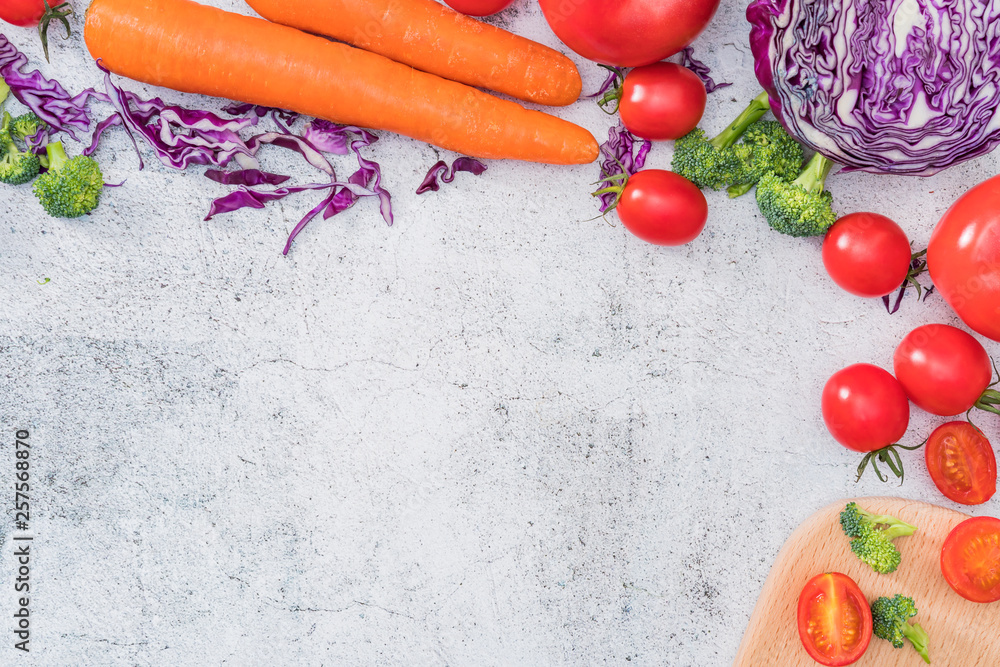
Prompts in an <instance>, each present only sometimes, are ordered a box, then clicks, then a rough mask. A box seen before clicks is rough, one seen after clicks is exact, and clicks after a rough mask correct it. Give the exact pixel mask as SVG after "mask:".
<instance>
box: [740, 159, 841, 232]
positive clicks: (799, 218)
mask: <svg viewBox="0 0 1000 667" xmlns="http://www.w3.org/2000/svg"><path fill="white" fill-rule="evenodd" d="M831 167H833V162H831V161H830V160H828V159H827V158H826V157H824V156H823V155H821V154H819V153H816V154H815V155H813V156H812V159H810V160H809V162H807V163H806V166H805V167H804V168H803V169H802V172H801V173H800V174H799V176H798V178H796V179H795V180H794V181H791V182H788V181H786V180H784V179H782V178H781V177H780V176H778V175H777V174H775V173H774V172H773V171H770V172H768V173H766V174H764V176H763V177H762V178H761V179H760V180H759V181H758V182H757V208H759V209H760V212H761V214H762V215H763V216H764V218H765V219H766V220H767V224H769V225H771V227H772V228H773V229H774V230H776V231H779V232H781V233H782V234H789V235H790V236H819V235H821V234H825V233H826V230H828V229H829V228H830V226H831V225H832V224H833V223H834V222H836V221H837V214H836V213H834V212H833V208H832V206H833V195H831V194H830V193H829V192H828V191H826V190H824V189H823V184H824V183H825V182H826V176H827V174H829V173H830V168H831Z"/></svg>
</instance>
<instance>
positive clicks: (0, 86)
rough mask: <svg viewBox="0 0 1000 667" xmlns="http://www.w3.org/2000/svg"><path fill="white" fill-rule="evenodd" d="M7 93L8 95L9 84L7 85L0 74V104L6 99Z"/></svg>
mask: <svg viewBox="0 0 1000 667" xmlns="http://www.w3.org/2000/svg"><path fill="white" fill-rule="evenodd" d="M8 95H10V86H8V85H7V82H6V81H4V80H3V77H2V76H0V104H3V103H4V102H6V101H7V96H8Z"/></svg>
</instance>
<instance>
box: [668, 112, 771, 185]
mask: <svg viewBox="0 0 1000 667" xmlns="http://www.w3.org/2000/svg"><path fill="white" fill-rule="evenodd" d="M770 108H771V105H770V103H769V102H768V99H767V93H761V94H760V95H758V96H757V97H755V98H754V99H753V100H751V102H750V104H749V105H747V108H746V109H744V110H743V113H741V114H740V115H739V116H738V117H737V118H736V120H735V121H733V122H732V123H731V124H730V125H729V127H727V128H726V129H725V130H723V131H722V132H721V133H720V134H719V135H718V136H716V137H715V138H713V139H706V138H705V132H704V130H702V129H701V128H695V129H693V130H691V131H690V132H688V133H687V134H685V135H684V136H683V137H681V138H680V139H678V140H677V142H676V143H675V144H674V157H673V160H672V161H671V167H670V168H671V169H672V170H673V171H674V172H675V173H677V174H680V175H681V176H683V177H684V178H686V179H688V180H689V181H691V182H692V183H694V184H695V185H697V186H698V187H699V188H711V189H713V190H718V189H719V188H721V187H724V186H727V185H730V184H731V183H733V182H734V180H733V179H735V178H736V177H737V174H738V173H739V171H740V169H741V164H740V160H739V158H738V156H737V155H736V154H735V153H734V152H733V151H732V150H731V148H732V145H733V144H734V143H736V140H737V139H739V138H740V137H741V136H742V135H743V133H744V132H746V130H747V128H748V127H749V126H750V125H751V124H753V123H755V122H756V121H758V120H760V117H761V116H763V115H764V114H765V113H766V112H767V111H768V109H770Z"/></svg>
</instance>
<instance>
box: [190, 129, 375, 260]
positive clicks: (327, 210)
mask: <svg viewBox="0 0 1000 667" xmlns="http://www.w3.org/2000/svg"><path fill="white" fill-rule="evenodd" d="M310 126H311V127H313V133H312V135H311V136H312V138H313V140H314V141H317V143H319V144H320V145H322V146H328V147H329V146H332V147H333V148H335V149H337V150H339V148H338V146H339V145H340V144H339V143H338V141H335V140H334V139H332V137H337V138H343V140H344V142H345V143H346V144H347V145H346V146H345V149H346V150H345V152H348V151H351V152H353V153H354V155H355V157H356V159H357V161H358V170H357V171H355V172H354V173H353V174H351V176H350V177H349V178H348V179H347V180H346V181H338V180H337V176H336V173H335V172H334V169H333V166H332V165H331V164H330V162H329V161H328V160H327V159H326V157H325V156H323V154H322V153H321V152H319V151H318V150H317V149H316V148H315V147H314V146H313V145H312V142H310V141H308V140H307V139H305V138H304V137H299V136H297V135H292V134H282V133H279V132H269V133H266V134H261V135H257V136H255V137H251V138H250V139H249V140H248V141H247V144H246V145H247V148H248V149H249V150H250V154H251V155H254V154H256V152H257V150H258V149H259V148H260V146H262V145H263V144H272V145H274V146H280V147H282V148H287V149H289V150H294V151H296V152H298V153H299V154H300V155H302V156H303V157H304V158H305V159H306V161H307V162H308V163H309V164H310V165H312V166H313V167H315V168H316V169H318V170H320V171H322V172H324V173H325V174H327V175H328V176H329V177H330V182H329V183H311V184H308V185H301V186H291V187H284V188H277V189H275V190H253V189H251V186H253V185H258V184H261V183H268V184H271V185H276V184H277V183H270V182H268V181H266V180H261V181H260V183H251V182H250V180H251V179H257V178H263V177H258V176H257V175H253V176H249V175H247V174H246V173H244V175H243V176H232V177H227V176H218V178H232V179H234V182H236V181H237V180H239V179H240V178H245V179H246V180H247V182H246V183H238V189H237V190H236V191H235V192H231V193H229V194H228V195H225V196H223V197H220V198H218V199H216V200H215V201H213V202H212V205H211V208H210V210H209V213H208V216H207V217H206V218H205V219H206V220H210V219H211V218H212V217H213V216H215V215H218V214H220V213H229V212H231V211H236V210H239V209H241V208H245V207H251V208H263V207H264V205H265V204H267V203H268V202H271V201H276V200H279V199H283V198H285V197H287V196H288V195H292V194H295V193H298V192H304V191H307V190H329V193H328V194H327V195H326V196H325V197H324V198H323V199H322V200H321V201H320V202H319V204H317V205H316V206H315V207H314V208H313V209H312V210H310V211H309V212H308V213H306V215H305V216H304V217H303V218H302V219H301V220H300V221H299V222H298V224H297V225H295V227H294V228H293V229H292V231H291V233H290V234H289V235H288V241H287V242H286V243H285V248H284V251H283V254H285V255H287V254H288V251H289V250H290V249H291V246H292V241H294V240H295V237H296V236H298V234H299V232H301V231H302V230H303V229H305V227H306V225H308V224H309V222H311V221H312V220H313V218H315V217H316V216H317V215H319V214H320V213H323V218H324V219H328V218H330V217H332V216H334V215H337V214H338V213H341V212H343V211H346V210H347V209H349V208H350V207H351V206H353V205H354V203H355V202H356V201H357V200H358V199H359V198H361V197H378V199H379V209H380V211H381V213H382V217H383V218H384V219H385V221H386V223H387V224H389V225H391V224H392V223H393V216H392V197H391V195H390V194H389V191H388V190H386V189H385V188H384V187H383V186H382V171H381V168H380V167H379V165H378V163H377V162H373V161H371V160H368V159H366V158H365V157H364V156H362V155H361V149H362V148H365V147H367V146H370V145H371V144H373V143H375V142H376V141H378V137H377V136H375V135H374V134H372V133H371V132H369V131H367V130H363V129H361V128H357V127H351V126H337V125H334V124H332V123H329V124H326V121H322V122H320V123H316V122H315V121H314V122H313V123H311V124H310ZM307 131H308V130H307ZM352 136H353V137H354V138H353V139H352ZM331 141H332V142H333V144H328V142H331ZM331 152H332V151H331ZM244 172H246V170H244ZM217 173H218V172H217ZM233 173H236V174H238V173H240V172H233ZM257 173H258V174H259V173H261V172H257ZM271 176H274V175H271ZM210 177H211V176H210ZM213 180H214V179H213ZM220 182H221V181H220Z"/></svg>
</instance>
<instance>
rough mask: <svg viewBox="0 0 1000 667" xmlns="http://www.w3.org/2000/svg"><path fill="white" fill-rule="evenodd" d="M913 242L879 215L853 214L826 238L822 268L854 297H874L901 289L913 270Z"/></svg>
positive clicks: (829, 231)
mask: <svg viewBox="0 0 1000 667" xmlns="http://www.w3.org/2000/svg"><path fill="white" fill-rule="evenodd" d="M910 255H911V250H910V241H909V239H907V238H906V233H905V232H904V231H903V230H902V229H901V228H900V226H899V225H897V224H896V223H895V222H893V221H892V220H890V219H889V218H887V217H885V216H884V215H879V214H878V213H851V214H848V215H845V216H844V217H842V218H840V219H839V220H837V222H835V223H833V226H832V227H830V229H829V230H828V231H827V232H826V237H825V238H824V239H823V266H825V267H826V272H827V273H829V274H830V277H831V278H833V282H835V283H837V284H838V285H839V286H840V287H842V288H843V289H845V290H847V291H848V292H850V293H851V294H854V295H857V296H863V297H867V298H874V297H880V296H885V295H886V294H891V293H892V292H894V291H895V290H897V289H899V286H900V285H902V284H903V281H904V280H905V279H906V274H907V273H909V270H910Z"/></svg>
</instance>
